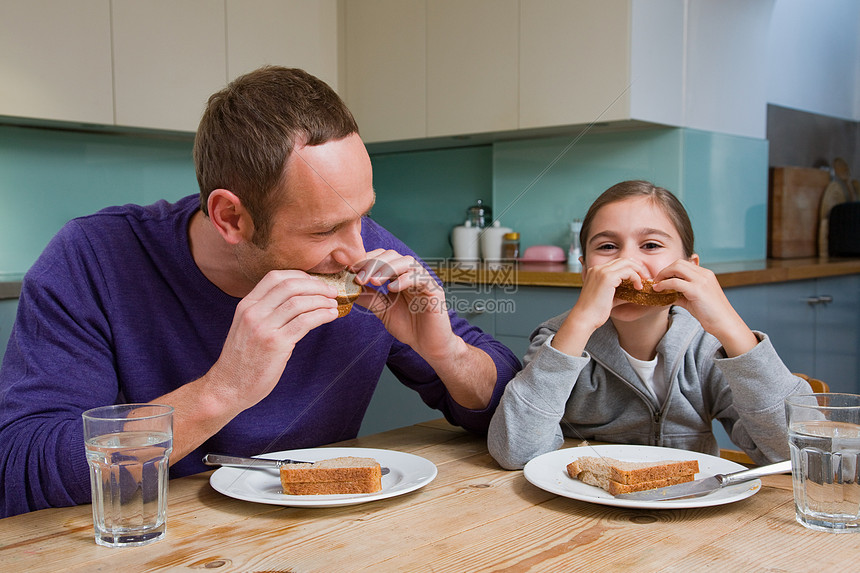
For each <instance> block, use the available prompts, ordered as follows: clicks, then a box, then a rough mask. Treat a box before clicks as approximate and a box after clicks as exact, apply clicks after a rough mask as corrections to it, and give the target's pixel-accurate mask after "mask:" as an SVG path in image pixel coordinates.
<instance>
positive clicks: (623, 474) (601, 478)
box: [567, 456, 699, 495]
mask: <svg viewBox="0 0 860 573" xmlns="http://www.w3.org/2000/svg"><path fill="white" fill-rule="evenodd" d="M567 473H568V475H569V476H570V477H572V478H573V479H578V480H579V481H581V482H583V483H587V484H588V485H593V486H597V487H599V488H601V489H604V490H606V491H608V492H609V493H610V494H612V495H619V494H622V493H631V492H634V491H643V490H646V489H655V488H658V487H666V486H669V485H675V484H678V483H686V482H688V481H693V478H694V477H695V476H696V474H697V473H699V462H698V461H697V460H682V461H675V460H670V461H655V462H625V461H620V460H616V459H614V458H598V457H590V456H583V457H581V458H579V459H577V460H574V461H572V462H571V463H569V464H568V465H567Z"/></svg>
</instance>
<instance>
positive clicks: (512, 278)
mask: <svg viewBox="0 0 860 573" xmlns="http://www.w3.org/2000/svg"><path fill="white" fill-rule="evenodd" d="M430 266H431V268H432V269H433V271H434V272H435V273H436V274H437V275H439V278H441V279H442V280H443V281H444V282H446V283H448V282H454V283H468V284H474V283H478V284H491V285H496V286H551V287H574V288H578V287H581V286H582V275H580V274H579V273H572V272H570V271H568V270H567V266H566V265H565V264H564V263H519V264H517V265H515V266H514V265H503V266H501V267H497V268H488V267H486V266H484V265H481V266H480V267H479V268H477V269H472V268H464V267H463V266H462V265H459V264H457V263H456V262H455V261H448V262H447V263H440V262H438V261H436V262H435V264H434V263H430ZM704 266H706V267H708V268H709V269H711V270H712V271H714V272H715V273H716V274H717V279H718V280H719V281H720V285H721V286H722V287H723V288H728V287H738V286H750V285H761V284H768V283H781V282H787V281H796V280H805V279H816V278H821V277H834V276H840V275H853V274H860V259H853V258H852V259H846V258H828V259H819V258H807V259H767V260H758V261H739V262H734V263H715V264H713V265H704ZM20 293H21V281H20V280H12V281H2V280H0V299H8V298H18V295H19V294H20Z"/></svg>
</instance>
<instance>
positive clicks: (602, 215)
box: [583, 196, 698, 325]
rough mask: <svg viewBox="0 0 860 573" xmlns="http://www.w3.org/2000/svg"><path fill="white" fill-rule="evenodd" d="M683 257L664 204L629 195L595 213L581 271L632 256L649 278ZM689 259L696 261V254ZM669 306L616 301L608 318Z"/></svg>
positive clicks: (654, 312)
mask: <svg viewBox="0 0 860 573" xmlns="http://www.w3.org/2000/svg"><path fill="white" fill-rule="evenodd" d="M682 258H686V257H685V253H684V246H683V241H682V239H681V235H680V233H679V232H678V229H677V227H675V224H674V223H673V222H672V219H670V218H669V216H668V215H667V214H666V211H665V210H664V209H663V207H662V206H661V205H660V204H659V203H657V202H655V201H654V200H653V199H652V198H650V197H647V196H638V197H631V198H628V199H621V200H619V201H613V202H611V203H607V204H606V205H604V206H603V207H601V208H600V210H598V211H597V212H596V213H595V215H594V218H593V220H592V223H591V226H590V228H589V232H588V237H587V238H586V243H585V245H584V257H583V259H584V260H583V264H584V268H583V273H584V275H585V274H587V273H588V269H590V268H592V267H594V266H597V265H603V264H606V263H609V262H612V261H613V260H616V259H632V260H635V261H638V262H639V263H640V264H641V265H643V266H644V268H645V269H646V273H644V276H643V277H642V278H643V279H650V278H654V277H655V276H657V273H659V272H660V271H661V270H663V269H664V268H666V267H667V266H669V265H670V264H672V263H673V262H675V261H677V260H678V259H682ZM690 260H693V261H694V262H696V263H698V256H697V255H695V254H694V255H692V257H690ZM668 308H669V307H667V306H666V307H655V306H642V305H638V304H634V303H626V302H625V303H620V304H616V305H615V306H614V307H613V309H612V312H611V314H610V317H611V318H612V319H613V320H614V321H621V322H631V321H637V320H639V319H642V318H644V317H646V316H652V317H656V316H658V315H662V314H665V313H666V312H668ZM617 324H618V323H617V322H616V325H617Z"/></svg>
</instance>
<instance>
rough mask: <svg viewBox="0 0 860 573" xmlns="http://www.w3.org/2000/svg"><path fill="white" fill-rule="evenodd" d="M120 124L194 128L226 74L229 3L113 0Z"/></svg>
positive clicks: (171, 128) (115, 76) (115, 71)
mask: <svg viewBox="0 0 860 573" xmlns="http://www.w3.org/2000/svg"><path fill="white" fill-rule="evenodd" d="M112 4H113V39H114V40H113V42H114V43H113V46H114V85H115V90H116V101H115V106H116V124H117V125H123V126H134V127H146V128H154V129H168V130H181V131H195V130H196V129H197V124H198V123H199V122H200V114H201V112H202V111H203V106H204V105H205V103H206V100H207V99H208V98H209V95H210V94H212V92H214V91H216V90H218V89H220V88H221V87H223V86H224V84H225V83H226V80H227V62H226V53H227V50H226V38H225V34H224V30H225V21H224V5H223V3H221V2H212V1H211V0H183V1H182V2H176V1H175V0H147V1H146V2H140V1H139V0H113V1H112Z"/></svg>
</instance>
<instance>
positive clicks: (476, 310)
mask: <svg viewBox="0 0 860 573" xmlns="http://www.w3.org/2000/svg"><path fill="white" fill-rule="evenodd" d="M485 310H487V307H486V306H485V305H484V303H483V302H476V303H475V304H473V305H472V309H471V313H472V314H484V311H485Z"/></svg>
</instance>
